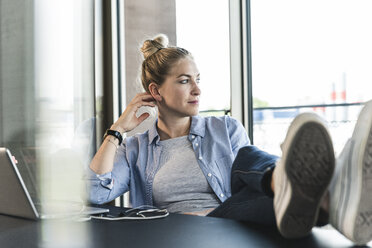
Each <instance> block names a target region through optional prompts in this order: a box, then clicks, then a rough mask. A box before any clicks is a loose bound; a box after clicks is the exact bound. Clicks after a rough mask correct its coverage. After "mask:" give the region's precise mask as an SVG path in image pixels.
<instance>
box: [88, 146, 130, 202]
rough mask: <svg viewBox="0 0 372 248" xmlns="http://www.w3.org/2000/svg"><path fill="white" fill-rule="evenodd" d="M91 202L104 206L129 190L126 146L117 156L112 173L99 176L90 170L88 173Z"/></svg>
mask: <svg viewBox="0 0 372 248" xmlns="http://www.w3.org/2000/svg"><path fill="white" fill-rule="evenodd" d="M86 175H87V179H88V192H89V201H90V202H92V203H94V204H104V203H107V202H109V201H112V200H114V199H115V198H116V197H118V196H120V195H122V194H124V193H125V192H127V191H128V190H129V182H130V169H129V164H128V160H127V158H126V148H125V145H124V144H123V145H121V146H120V147H119V148H118V150H117V153H116V155H115V160H114V168H113V170H112V171H111V172H108V173H105V174H102V175H98V174H96V173H94V172H93V171H92V170H91V169H90V168H88V170H87V172H86Z"/></svg>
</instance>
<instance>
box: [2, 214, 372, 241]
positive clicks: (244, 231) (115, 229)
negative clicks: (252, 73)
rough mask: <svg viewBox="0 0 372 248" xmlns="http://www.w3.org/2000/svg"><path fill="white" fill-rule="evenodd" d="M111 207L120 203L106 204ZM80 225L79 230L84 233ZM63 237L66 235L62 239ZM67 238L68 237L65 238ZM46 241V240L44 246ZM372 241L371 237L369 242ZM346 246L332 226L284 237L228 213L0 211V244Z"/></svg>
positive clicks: (342, 238) (344, 239)
mask: <svg viewBox="0 0 372 248" xmlns="http://www.w3.org/2000/svg"><path fill="white" fill-rule="evenodd" d="M111 211H120V208H116V207H111ZM81 230H85V232H84V233H82V232H81ZM66 240H69V241H66ZM68 242H70V243H68ZM49 245H50V246H49ZM370 245H372V242H371V243H370ZM40 246H42V247H69V248H70V247H93V248H94V247H130V248H132V247H133V248H137V247H138V248H144V247H151V248H157V247H161V248H168V247H169V248H186V247H187V248H219V247H221V248H222V247H223V248H235V247H239V248H241V247H255V248H256V247H265V248H266V247H311V248H314V247H352V246H353V244H352V243H351V242H350V241H349V240H347V239H346V238H344V237H343V236H342V235H341V234H339V233H338V232H337V231H335V230H334V229H330V228H314V229H313V231H312V234H311V235H309V236H308V237H306V238H302V239H297V240H287V239H284V238H282V237H281V236H280V234H279V233H278V232H277V231H276V230H274V229H267V228H264V227H262V226H255V225H252V224H248V223H243V222H238V221H234V220H228V219H220V218H212V217H200V216H188V215H178V214H170V215H169V216H168V217H166V218H165V219H157V220H142V221H134V220H132V221H101V220H91V221H88V222H71V221H53V220H48V221H31V220H25V219H20V218H13V217H8V216H1V215H0V247H6V248H8V247H9V248H12V247H17V248H22V247H27V248H29V247H31V248H32V247H40Z"/></svg>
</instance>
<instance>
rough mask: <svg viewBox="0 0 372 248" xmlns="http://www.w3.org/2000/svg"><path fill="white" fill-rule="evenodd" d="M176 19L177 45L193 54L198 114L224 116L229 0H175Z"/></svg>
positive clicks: (227, 102) (226, 109) (227, 92)
mask: <svg viewBox="0 0 372 248" xmlns="http://www.w3.org/2000/svg"><path fill="white" fill-rule="evenodd" d="M212 6H213V7H212ZM176 20H177V46H180V47H184V48H186V49H187V50H189V51H190V52H191V53H192V54H193V56H194V58H195V61H196V64H197V66H198V69H199V71H200V75H201V83H200V88H201V91H202V94H201V101H200V111H201V114H205V115H224V114H225V113H226V112H229V110H230V43H229V1H227V0H222V1H215V0H203V1H198V0H176ZM203 112H204V113H203Z"/></svg>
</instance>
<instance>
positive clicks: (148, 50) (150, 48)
mask: <svg viewBox="0 0 372 248" xmlns="http://www.w3.org/2000/svg"><path fill="white" fill-rule="evenodd" d="M168 43H169V40H168V37H167V36H166V35H165V34H158V35H156V36H155V37H154V38H153V39H152V40H145V42H143V45H142V47H141V52H142V53H143V57H144V58H145V59H147V58H148V57H149V56H151V55H152V54H154V53H156V52H157V51H159V50H160V49H163V48H167V47H168Z"/></svg>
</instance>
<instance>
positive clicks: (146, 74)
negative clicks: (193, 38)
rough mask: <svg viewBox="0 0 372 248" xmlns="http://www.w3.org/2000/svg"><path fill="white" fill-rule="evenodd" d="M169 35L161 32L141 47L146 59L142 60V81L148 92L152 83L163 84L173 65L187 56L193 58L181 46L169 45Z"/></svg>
mask: <svg viewBox="0 0 372 248" xmlns="http://www.w3.org/2000/svg"><path fill="white" fill-rule="evenodd" d="M168 43H169V40H168V37H167V36H166V35H164V34H159V35H157V36H155V38H153V39H151V40H145V41H144V42H143V45H142V47H141V52H142V53H143V57H144V61H143V62H142V71H141V81H142V86H143V88H144V89H145V91H146V92H148V93H150V92H149V85H150V83H152V82H153V83H156V84H157V85H159V86H160V85H161V84H162V83H163V82H164V80H165V77H166V76H167V75H168V73H169V71H170V69H171V68H172V67H173V65H174V64H175V63H176V62H177V61H178V60H180V59H182V58H185V57H190V58H192V55H191V53H190V52H188V51H187V50H186V49H183V48H180V47H171V46H168Z"/></svg>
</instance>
